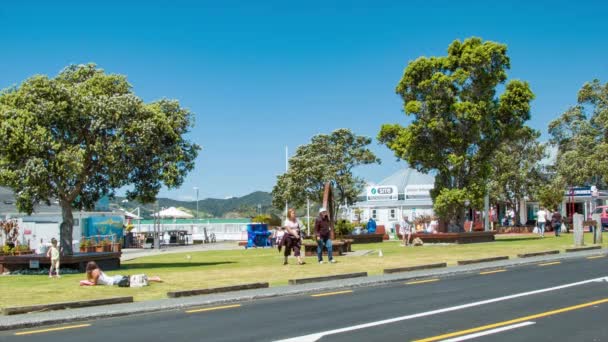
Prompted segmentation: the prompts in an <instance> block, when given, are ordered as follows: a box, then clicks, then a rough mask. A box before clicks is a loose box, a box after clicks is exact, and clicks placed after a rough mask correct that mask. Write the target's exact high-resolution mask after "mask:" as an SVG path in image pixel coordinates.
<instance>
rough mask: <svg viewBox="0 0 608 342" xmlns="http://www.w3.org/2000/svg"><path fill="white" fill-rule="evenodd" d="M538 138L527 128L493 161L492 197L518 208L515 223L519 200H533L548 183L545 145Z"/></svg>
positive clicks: (516, 135) (517, 212)
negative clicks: (544, 167)
mask: <svg viewBox="0 0 608 342" xmlns="http://www.w3.org/2000/svg"><path fill="white" fill-rule="evenodd" d="M539 137H540V132H538V131H536V130H534V129H531V128H530V127H528V126H524V127H522V129H520V130H519V131H517V132H515V134H514V135H513V136H511V137H510V138H509V139H508V140H506V141H505V142H503V143H502V144H501V145H500V146H499V147H498V148H497V149H496V151H495V153H494V157H493V159H492V174H491V177H490V179H491V181H490V194H491V195H492V196H491V197H492V198H495V199H497V200H499V201H501V202H505V203H508V204H509V206H510V207H511V208H515V218H516V220H519V200H521V199H523V198H525V197H529V198H531V197H533V195H535V194H536V192H537V191H538V190H539V188H541V187H542V186H543V185H544V184H545V183H546V182H547V179H546V177H545V175H544V173H543V170H542V165H541V163H540V162H541V160H542V159H543V158H544V157H545V146H544V145H543V144H541V143H540V142H539V141H538V138H539ZM518 223H519V222H518Z"/></svg>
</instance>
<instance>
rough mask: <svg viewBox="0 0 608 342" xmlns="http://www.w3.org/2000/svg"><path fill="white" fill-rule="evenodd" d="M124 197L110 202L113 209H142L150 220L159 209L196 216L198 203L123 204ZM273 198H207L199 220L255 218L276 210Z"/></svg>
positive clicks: (252, 195) (255, 195) (255, 194)
mask: <svg viewBox="0 0 608 342" xmlns="http://www.w3.org/2000/svg"><path fill="white" fill-rule="evenodd" d="M123 200H125V198H124V197H116V198H114V199H113V200H111V201H110V206H111V207H112V208H124V209H125V210H128V211H133V210H135V208H137V207H139V208H140V213H141V215H142V216H143V217H145V218H149V217H151V215H152V213H155V212H157V211H158V210H159V208H168V207H176V208H182V209H184V210H186V211H189V212H190V213H191V214H192V215H194V216H196V201H178V200H173V199H170V198H159V199H158V200H157V202H158V205H157V204H146V205H142V204H140V203H138V202H131V201H130V202H123ZM271 202H272V196H271V195H270V193H268V192H264V191H256V192H252V193H250V194H249V195H245V196H243V197H232V198H228V199H219V198H206V199H202V200H199V201H198V213H199V218H206V217H224V218H239V217H253V216H255V215H256V214H257V213H258V212H260V211H261V212H262V213H268V212H274V211H275V210H274V209H273V208H272V205H271Z"/></svg>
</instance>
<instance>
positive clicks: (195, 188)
mask: <svg viewBox="0 0 608 342" xmlns="http://www.w3.org/2000/svg"><path fill="white" fill-rule="evenodd" d="M194 190H196V221H198V187H197V186H195V187H194Z"/></svg>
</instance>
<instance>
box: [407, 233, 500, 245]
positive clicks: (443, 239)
mask: <svg viewBox="0 0 608 342" xmlns="http://www.w3.org/2000/svg"><path fill="white" fill-rule="evenodd" d="M494 235H496V232H464V233H434V234H425V233H414V234H412V240H413V239H415V238H420V240H422V242H424V243H458V244H463V243H478V242H492V241H494ZM398 236H399V239H400V240H403V236H402V235H401V234H398Z"/></svg>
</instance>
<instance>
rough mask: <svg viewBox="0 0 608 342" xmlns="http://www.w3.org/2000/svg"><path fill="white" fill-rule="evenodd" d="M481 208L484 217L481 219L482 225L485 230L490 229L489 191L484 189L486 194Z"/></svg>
mask: <svg viewBox="0 0 608 342" xmlns="http://www.w3.org/2000/svg"><path fill="white" fill-rule="evenodd" d="M483 210H484V212H485V218H484V220H483V226H484V228H485V231H486V232H488V231H490V191H489V190H486V195H485V197H484V198H483Z"/></svg>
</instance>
